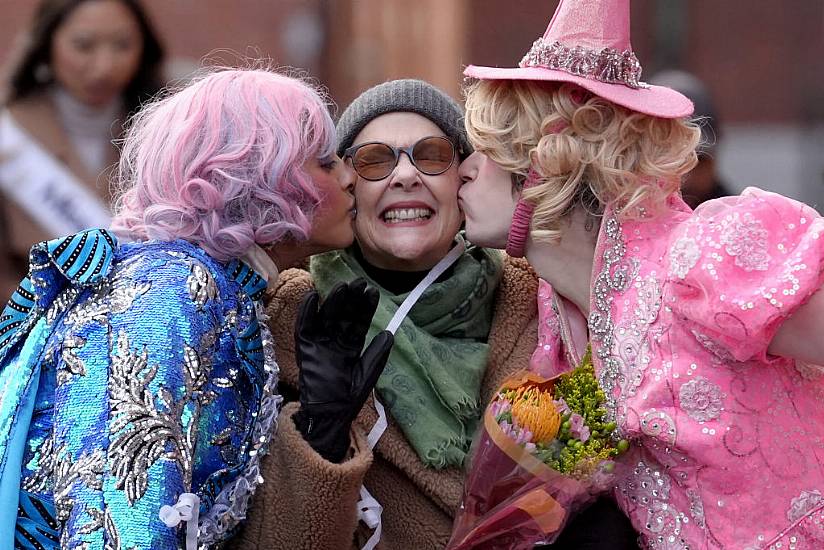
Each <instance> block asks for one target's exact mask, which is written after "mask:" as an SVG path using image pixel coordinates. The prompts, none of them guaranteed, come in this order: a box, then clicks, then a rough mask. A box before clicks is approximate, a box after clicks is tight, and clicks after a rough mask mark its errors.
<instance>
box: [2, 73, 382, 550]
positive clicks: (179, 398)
mask: <svg viewBox="0 0 824 550" xmlns="http://www.w3.org/2000/svg"><path fill="white" fill-rule="evenodd" d="M334 145H335V135H334V126H333V123H332V120H331V118H330V117H329V114H328V112H327V108H326V105H325V104H324V102H323V100H322V99H321V98H320V97H319V95H318V94H317V93H316V91H315V90H314V89H312V88H311V87H310V86H308V85H307V84H305V83H304V82H302V81H300V80H296V79H293V78H290V77H286V76H283V75H279V74H275V73H271V72H268V71H262V70H256V71H252V70H227V71H222V72H217V73H213V74H210V75H208V76H206V77H204V78H202V79H200V80H198V81H196V82H194V83H193V84H191V85H189V86H188V87H186V88H185V89H183V90H182V91H180V92H179V93H177V94H175V95H172V96H169V97H167V98H165V99H162V100H159V101H157V102H156V103H154V104H152V105H151V106H149V107H147V108H146V109H145V110H144V111H142V112H141V113H140V114H139V115H138V116H137V118H136V120H135V121H134V123H133V125H132V127H131V129H130V130H129V133H128V136H127V138H126V142H125V146H124V150H123V155H122V161H121V165H120V174H121V180H122V184H123V186H124V187H125V192H124V193H123V195H122V197H121V200H120V202H119V206H118V208H117V214H116V217H115V221H114V229H115V231H116V232H117V233H118V234H120V235H121V236H122V237H124V238H126V239H131V240H133V241H134V242H128V243H125V244H122V245H121V244H118V242H117V239H116V238H115V237H114V235H113V234H112V233H110V232H109V231H106V230H103V229H98V230H89V231H86V232H83V233H80V234H78V235H74V236H70V237H65V238H61V239H57V240H54V241H49V242H44V243H41V244H39V245H36V246H35V247H34V249H33V250H32V255H31V257H32V264H31V268H30V273H29V276H28V277H27V278H26V279H24V281H23V282H22V283H21V285H20V286H19V287H18V290H17V291H16V293H15V294H14V296H13V298H12V300H11V301H10V302H9V305H8V306H7V307H6V309H5V311H4V312H3V314H2V316H0V474H2V476H0V511H2V513H0V548H11V547H12V545H14V547H15V548H38V549H40V548H58V547H62V548H74V547H80V546H83V547H87V546H88V547H95V548H103V546H104V545H105V546H106V547H107V548H108V547H112V548H138V549H163V548H178V547H179V546H180V542H181V540H180V539H181V538H183V535H184V534H185V538H186V548H187V549H193V548H195V547H197V545H198V544H199V545H200V546H201V547H207V548H208V547H213V546H215V545H217V544H219V543H220V542H221V541H222V540H223V539H224V538H225V537H226V535H227V534H228V532H229V531H230V530H231V529H233V528H234V527H235V526H236V525H237V523H238V522H239V521H240V520H241V519H242V518H243V517H244V514H245V512H246V505H247V502H248V499H249V498H250V496H251V493H252V492H253V491H254V490H255V487H256V486H257V485H258V484H259V483H260V476H259V473H258V472H259V465H258V462H259V460H260V457H261V456H262V455H263V454H265V452H266V450H267V447H268V444H269V438H270V435H271V433H272V431H273V428H274V421H275V420H276V416H277V412H278V405H279V402H280V397H279V396H278V395H277V394H276V388H275V385H276V383H277V372H278V368H277V364H276V363H275V359H274V353H273V350H272V341H271V338H270V336H269V332H268V330H267V329H266V325H265V323H263V321H264V320H265V317H261V314H262V304H261V302H260V299H261V297H262V296H263V293H264V290H265V289H266V287H267V284H269V285H272V284H274V282H275V280H276V279H277V276H278V269H277V267H276V264H279V265H281V266H288V265H290V264H292V263H294V262H296V261H300V260H302V259H303V258H304V257H306V256H307V255H308V254H312V253H317V252H323V251H326V250H329V249H333V248H338V247H342V246H348V245H349V244H350V243H351V242H352V239H353V232H352V213H353V212H352V209H353V206H354V199H353V197H352V195H351V190H352V186H353V184H354V173H353V172H352V170H351V169H350V168H348V167H347V166H345V165H344V164H343V163H342V162H341V161H340V159H338V157H337V156H336V155H335V150H334ZM267 279H268V283H267ZM336 294H337V296H338V299H337V301H338V303H340V302H343V303H345V304H348V307H349V308H351V309H354V308H358V309H361V310H365V311H366V312H367V315H371V311H373V310H374V307H375V303H376V302H377V296H376V295H374V296H370V294H369V293H368V292H365V291H364V288H363V286H362V285H360V286H359V285H351V286H344V287H342V289H339V290H338V291H336ZM370 300H371V304H370ZM370 308H371V310H370ZM322 314H323V310H321V311H320V312H319V313H318V315H321V316H322ZM366 328H368V323H367V324H366V325H364V327H363V330H360V331H359V329H358V327H357V326H352V325H351V324H350V326H349V327H348V330H349V332H350V333H355V334H358V333H359V332H360V333H362V334H363V333H365V329H366ZM384 342H385V341H384ZM389 343H390V344H391V341H390V342H389ZM318 346H319V347H320V348H323V343H319V344H318ZM327 358H328V360H329V361H331V362H334V361H335V360H336V359H337V358H339V356H335V355H334V354H327ZM329 365H330V367H334V365H333V364H332V363H329ZM380 366H382V365H380ZM181 522H183V523H187V524H188V525H187V526H186V528H185V529H183V526H182V525H180V524H181Z"/></svg>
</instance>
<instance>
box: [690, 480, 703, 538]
mask: <svg viewBox="0 0 824 550" xmlns="http://www.w3.org/2000/svg"><path fill="white" fill-rule="evenodd" d="M687 498H688V499H690V515H691V516H692V519H693V520H694V521H695V523H696V525H698V526H699V527H701V528H703V527H704V526H705V521H704V502H703V501H702V500H701V495H700V494H698V491H695V490H693V489H687Z"/></svg>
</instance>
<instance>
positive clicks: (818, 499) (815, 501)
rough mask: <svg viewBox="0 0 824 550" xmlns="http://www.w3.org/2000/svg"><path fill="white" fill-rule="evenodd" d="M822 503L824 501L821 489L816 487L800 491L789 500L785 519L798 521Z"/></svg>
mask: <svg viewBox="0 0 824 550" xmlns="http://www.w3.org/2000/svg"><path fill="white" fill-rule="evenodd" d="M822 503H824V496H822V495H821V491H819V490H818V489H814V490H812V491H801V494H800V495H798V496H797V497H795V498H794V499H792V501H791V502H790V509H789V510H787V519H788V520H790V521H792V522H795V521H798V520H799V519H801V518H803V517H804V516H806V515H807V514H809V513H810V512H812V511H813V510H815V509H816V508H817V507H818V506H820V505H821V504H822Z"/></svg>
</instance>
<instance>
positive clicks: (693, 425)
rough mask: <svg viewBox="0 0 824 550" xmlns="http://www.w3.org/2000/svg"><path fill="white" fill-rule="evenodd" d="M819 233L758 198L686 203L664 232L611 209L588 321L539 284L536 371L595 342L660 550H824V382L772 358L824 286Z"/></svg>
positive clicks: (631, 504) (646, 520) (633, 502)
mask: <svg viewBox="0 0 824 550" xmlns="http://www.w3.org/2000/svg"><path fill="white" fill-rule="evenodd" d="M822 232H824V218H821V217H820V216H819V215H818V213H817V212H816V211H814V210H813V209H811V208H809V207H807V206H805V205H803V204H801V203H798V202H795V201H793V200H791V199H787V198H785V197H782V196H780V195H776V194H773V193H768V192H765V191H761V190H758V189H752V188H751V189H748V190H746V191H744V193H742V195H741V196H739V197H727V198H722V199H717V200H714V201H710V202H708V203H705V204H703V205H702V206H700V207H699V208H698V209H697V210H696V211H695V212H692V211H691V210H690V209H689V207H687V206H686V205H685V204H684V203H683V201H682V200H681V199H680V197H676V196H674V197H672V198H671V199H670V202H669V208H668V210H667V212H666V213H665V214H664V215H663V216H661V217H657V218H655V219H654V221H624V222H622V223H619V222H618V221H617V220H616V218H615V216H614V213H613V212H612V211H611V210H610V209H607V212H606V214H605V216H604V219H603V222H602V225H601V230H600V235H599V237H598V244H597V248H596V257H595V264H594V268H593V280H592V296H591V304H590V315H589V319H588V322H585V321H584V318H583V316H582V315H581V313H580V312H579V311H578V310H577V309H576V308H575V307H574V306H572V305H571V304H570V303H569V302H567V301H566V300H564V299H562V298H561V297H560V296H557V295H554V294H553V292H552V289H551V288H550V287H549V285H548V284H546V283H545V282H542V285H541V289H540V293H539V298H538V301H539V311H540V315H541V321H540V336H539V345H538V348H537V349H536V351H535V354H534V356H533V368H534V369H536V370H538V371H540V372H542V373H543V374H553V373H556V372H559V371H562V370H565V369H567V368H569V363H570V362H571V361H576V360H577V358H578V357H580V354H581V352H582V350H583V349H584V348H585V346H586V340H587V328H588V336H589V341H590V342H591V345H592V350H593V360H594V363H595V368H596V371H597V374H598V377H599V380H600V382H601V385H602V387H603V388H604V390H605V391H606V393H607V395H608V401H609V413H610V415H611V416H612V418H614V420H615V421H616V423H617V425H618V427H619V430H620V432H621V434H622V435H623V436H624V437H627V438H628V439H630V440H631V441H632V442H633V448H632V450H631V451H630V453H629V454H628V455H625V459H626V460H628V461H631V467H630V471H631V472H632V473H631V475H630V476H629V477H628V478H627V479H625V480H624V481H622V482H620V483H619V485H618V486H617V487H616V489H615V493H616V497H617V499H618V502H619V504H620V506H621V507H622V508H623V510H624V511H625V512H626V513H627V515H628V516H629V517H630V518H631V520H632V522H633V525H634V526H635V528H636V529H637V530H638V531H639V532H640V533H641V538H642V540H643V541H644V542H645V544H646V546H647V547H648V548H656V549H658V548H661V549H667V550H675V549H686V548H689V549H691V550H700V549H720V548H723V549H755V548H782V549H785V548H798V549H824V374H823V373H822V371H821V370H819V368H818V367H815V366H811V365H805V364H800V363H797V362H795V361H792V360H789V359H784V358H779V357H774V356H770V355H768V354H767V347H768V346H769V344H770V342H771V340H772V338H773V336H774V335H775V333H776V331H777V330H778V328H779V326H780V325H781V323H782V321H783V320H785V319H786V318H787V317H788V316H789V315H791V314H792V313H793V312H794V311H795V310H796V309H797V308H798V307H799V306H800V305H802V304H803V303H804V302H805V301H806V300H807V299H808V298H809V297H810V296H811V295H812V294H813V293H814V292H815V291H816V290H817V289H818V288H819V287H820V286H821V284H822V278H824V271H823V270H824V237H821V234H822ZM822 337H824V335H822Z"/></svg>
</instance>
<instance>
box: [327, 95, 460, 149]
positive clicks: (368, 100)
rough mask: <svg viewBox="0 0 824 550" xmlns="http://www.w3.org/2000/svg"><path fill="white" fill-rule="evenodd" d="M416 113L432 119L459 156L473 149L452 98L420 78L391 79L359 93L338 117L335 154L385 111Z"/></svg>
mask: <svg viewBox="0 0 824 550" xmlns="http://www.w3.org/2000/svg"><path fill="white" fill-rule="evenodd" d="M395 112H408V113H416V114H419V115H421V116H423V117H425V118H428V119H429V120H431V121H432V122H434V123H435V124H436V125H437V126H438V127H439V128H440V129H441V130H443V133H444V134H446V135H447V136H448V137H449V138H450V139H452V141H453V142H454V143H455V146H456V150H457V151H458V156H459V157H460V158H461V159H465V158H466V157H467V156H469V154H470V153H472V146H471V145H469V140H467V138H466V130H465V129H464V125H463V110H462V109H461V107H460V106H459V105H458V104H457V103H456V102H455V100H454V99H452V98H451V97H449V96H448V95H447V94H445V93H444V92H442V91H441V90H439V89H438V88H436V87H435V86H433V85H432V84H429V83H428V82H424V81H423V80H414V79H404V80H390V81H389V82H384V83H383V84H378V85H377V86H374V87H372V88H369V89H368V90H366V91H365V92H363V93H362V94H361V95H359V96H358V97H357V98H356V99H355V100H354V101H353V102H352V103H350V104H349V107H347V108H346V110H345V111H344V112H343V114H342V115H341V116H340V119H339V120H338V125H337V130H338V154H339V155H343V152H344V151H345V150H346V149H347V148H349V147H350V146H351V145H352V142H353V141H355V137H356V136H357V135H358V134H359V133H360V131H361V130H363V127H364V126H366V125H367V124H369V122H371V121H372V120H373V119H375V118H377V117H379V116H381V115H385V114H387V113H395Z"/></svg>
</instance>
